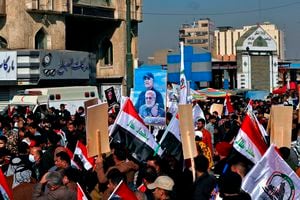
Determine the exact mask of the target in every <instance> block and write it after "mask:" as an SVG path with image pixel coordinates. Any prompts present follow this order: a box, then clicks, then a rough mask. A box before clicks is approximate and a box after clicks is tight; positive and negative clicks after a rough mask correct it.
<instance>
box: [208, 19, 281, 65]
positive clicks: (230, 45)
mask: <svg viewBox="0 0 300 200" xmlns="http://www.w3.org/2000/svg"><path fill="white" fill-rule="evenodd" d="M256 26H257V25H251V26H244V27H243V28H242V29H234V28H232V27H229V26H227V27H218V28H217V29H218V30H215V53H213V55H216V57H215V58H216V59H218V60H220V61H236V41H237V40H238V39H239V38H240V37H241V36H242V35H243V34H244V33H246V32H247V31H248V30H249V29H250V28H252V27H256ZM259 26H260V27H261V28H262V29H264V31H266V32H267V33H268V34H269V35H270V36H271V38H272V39H273V40H274V41H275V43H276V46H277V55H278V59H279V60H280V61H283V60H284V59H285V45H284V32H283V31H282V30H280V29H278V27H277V26H276V25H274V24H271V23H269V22H264V23H262V24H259Z"/></svg>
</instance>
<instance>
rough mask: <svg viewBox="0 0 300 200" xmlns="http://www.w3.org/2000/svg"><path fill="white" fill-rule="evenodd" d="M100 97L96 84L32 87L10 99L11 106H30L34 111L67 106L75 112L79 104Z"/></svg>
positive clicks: (81, 104) (82, 104) (72, 112)
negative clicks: (62, 105)
mask: <svg viewBox="0 0 300 200" xmlns="http://www.w3.org/2000/svg"><path fill="white" fill-rule="evenodd" d="M94 98H98V99H99V94H98V89H97V87H96V86H71V87H52V88H31V89H26V90H25V91H24V93H22V94H18V95H15V96H14V97H13V98H12V100H11V101H10V106H11V107H16V106H21V107H28V108H29V109H30V110H31V111H33V113H35V112H42V111H44V110H45V109H47V108H50V107H54V108H56V109H59V108H60V105H61V104H65V108H66V109H67V110H68V111H70V113H71V114H75V113H76V110H77V109H78V107H79V106H82V107H84V102H85V101H87V100H89V99H94Z"/></svg>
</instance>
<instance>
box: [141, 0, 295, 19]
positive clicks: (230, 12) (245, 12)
mask: <svg viewBox="0 0 300 200" xmlns="http://www.w3.org/2000/svg"><path fill="white" fill-rule="evenodd" d="M296 4H300V1H296V2H291V3H287V4H282V5H278V6H272V7H265V8H257V9H251V10H240V11H228V12H215V13H190V11H188V12H186V13H184V12H183V11H181V12H176V13H167V12H163V13H162V12H143V15H157V16H159V15H160V16H163V15H165V16H195V15H205V16H218V15H234V14H247V13H253V12H258V11H260V12H264V11H269V10H274V9H280V8H284V7H290V6H293V5H296Z"/></svg>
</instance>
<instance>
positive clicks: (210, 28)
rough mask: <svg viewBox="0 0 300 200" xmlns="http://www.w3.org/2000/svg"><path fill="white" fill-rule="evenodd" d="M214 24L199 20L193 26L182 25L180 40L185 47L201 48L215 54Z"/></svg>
mask: <svg viewBox="0 0 300 200" xmlns="http://www.w3.org/2000/svg"><path fill="white" fill-rule="evenodd" d="M214 29H215V27H214V23H213V22H212V21H211V20H210V19H209V18H207V19H199V20H198V21H194V22H193V23H192V24H182V25H181V28H180V29H179V40H180V41H183V42H184V44H185V45H190V46H193V47H201V48H204V49H206V50H208V51H210V52H214V47H215V45H214Z"/></svg>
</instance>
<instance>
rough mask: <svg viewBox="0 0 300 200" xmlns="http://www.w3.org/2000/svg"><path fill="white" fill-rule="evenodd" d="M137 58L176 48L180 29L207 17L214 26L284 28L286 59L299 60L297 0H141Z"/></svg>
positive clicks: (299, 34) (299, 15)
mask: <svg viewBox="0 0 300 200" xmlns="http://www.w3.org/2000/svg"><path fill="white" fill-rule="evenodd" d="M142 10H143V22H141V23H140V24H139V60H141V61H144V62H147V57H149V56H152V55H153V53H154V52H155V51H157V50H159V49H178V48H179V43H178V35H179V28H180V26H181V25H182V24H185V23H188V24H191V23H193V21H194V20H197V19H201V18H210V19H211V20H212V21H213V22H214V24H215V27H219V26H232V27H233V28H242V27H243V26H247V25H255V24H258V23H263V22H271V23H272V24H275V25H276V26H277V27H278V28H279V29H281V30H282V31H284V35H285V48H286V59H300V38H299V37H300V12H299V10H300V0H143V8H142Z"/></svg>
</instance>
